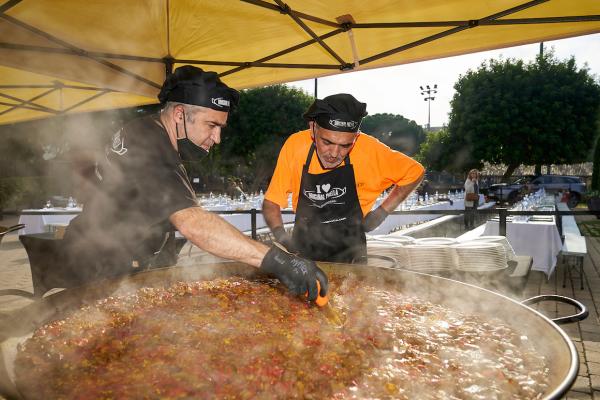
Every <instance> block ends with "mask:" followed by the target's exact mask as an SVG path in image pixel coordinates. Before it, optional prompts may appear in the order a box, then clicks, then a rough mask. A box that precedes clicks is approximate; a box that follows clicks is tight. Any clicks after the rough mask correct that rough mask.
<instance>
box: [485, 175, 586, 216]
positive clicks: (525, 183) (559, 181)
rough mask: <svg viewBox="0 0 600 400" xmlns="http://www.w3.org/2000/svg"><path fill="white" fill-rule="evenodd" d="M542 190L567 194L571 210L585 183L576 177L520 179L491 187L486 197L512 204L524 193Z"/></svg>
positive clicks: (582, 191)
mask: <svg viewBox="0 0 600 400" xmlns="http://www.w3.org/2000/svg"><path fill="white" fill-rule="evenodd" d="M541 188H544V190H545V191H546V193H552V194H554V193H557V192H567V191H568V192H569V200H568V203H567V204H568V206H569V207H570V208H573V207H575V206H577V204H578V203H579V201H581V198H582V197H583V195H584V194H585V192H586V185H585V182H584V181H583V180H582V179H581V178H579V177H577V176H567V175H540V176H536V177H527V176H526V177H522V178H519V179H517V180H516V181H515V182H513V183H511V184H506V183H499V184H495V185H491V186H490V188H489V190H488V197H490V198H494V199H496V200H500V201H507V202H509V203H514V202H515V201H517V200H519V199H520V198H521V196H522V195H523V194H524V193H528V192H535V191H537V190H538V189H541Z"/></svg>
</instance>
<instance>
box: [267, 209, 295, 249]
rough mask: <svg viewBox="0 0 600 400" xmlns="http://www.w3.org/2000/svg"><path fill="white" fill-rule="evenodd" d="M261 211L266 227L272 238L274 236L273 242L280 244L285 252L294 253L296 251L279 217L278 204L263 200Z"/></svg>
mask: <svg viewBox="0 0 600 400" xmlns="http://www.w3.org/2000/svg"><path fill="white" fill-rule="evenodd" d="M262 211H263V217H264V218H265V221H266V222H267V225H269V228H270V229H271V232H273V236H275V240H276V241H277V242H279V243H280V244H282V245H283V247H285V248H286V250H287V251H289V252H292V253H296V252H297V251H296V248H295V247H294V241H293V240H292V236H291V235H290V234H288V233H287V232H286V231H285V228H284V227H283V218H282V217H281V207H280V206H279V204H277V203H274V202H272V201H270V200H267V199H264V200H263V206H262Z"/></svg>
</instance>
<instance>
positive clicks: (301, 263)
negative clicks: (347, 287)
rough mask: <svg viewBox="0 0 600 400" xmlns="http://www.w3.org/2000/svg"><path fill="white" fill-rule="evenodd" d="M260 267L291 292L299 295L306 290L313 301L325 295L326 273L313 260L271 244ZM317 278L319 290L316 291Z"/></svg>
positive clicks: (327, 283) (309, 298)
mask: <svg viewBox="0 0 600 400" xmlns="http://www.w3.org/2000/svg"><path fill="white" fill-rule="evenodd" d="M260 268H261V269H262V270H263V271H265V272H266V273H267V274H270V275H272V276H274V277H275V278H277V279H279V280H280V281H281V283H283V284H284V285H285V286H286V287H287V288H288V290H289V291H290V292H292V294H294V295H297V296H300V295H304V294H305V293H306V292H307V291H308V300H310V301H315V300H316V299H317V295H318V294H320V295H321V296H322V297H325V295H327V288H328V285H329V281H328V280H327V275H325V272H323V270H321V268H319V267H318V266H317V264H315V263H314V262H313V261H309V260H305V259H303V258H300V257H297V256H295V255H293V254H290V253H288V252H287V251H285V250H283V249H282V248H281V247H279V246H278V245H277V244H275V245H273V246H272V247H271V249H270V250H269V251H268V252H267V254H266V255H265V258H264V259H263V261H262V263H261V265H260ZM317 280H318V281H319V284H320V286H321V291H320V292H319V293H317V291H318V289H317Z"/></svg>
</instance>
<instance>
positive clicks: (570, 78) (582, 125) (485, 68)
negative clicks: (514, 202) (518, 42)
mask: <svg viewBox="0 0 600 400" xmlns="http://www.w3.org/2000/svg"><path fill="white" fill-rule="evenodd" d="M454 87H455V89H456V93H455V95H454V98H453V100H452V103H451V106H452V110H451V113H450V122H449V125H448V130H449V135H450V136H449V139H448V143H447V144H448V147H447V149H446V151H447V152H449V153H455V155H456V156H457V158H458V159H459V161H460V163H461V164H462V165H463V167H462V170H467V169H469V168H470V167H471V166H473V165H477V164H478V163H480V162H481V161H488V162H490V163H504V164H507V165H508V166H509V171H510V170H513V169H514V168H516V167H517V166H519V165H520V164H526V165H535V164H568V163H575V162H582V161H585V160H586V158H587V157H588V155H589V149H590V148H591V147H592V145H593V143H594V141H595V136H596V132H597V131H598V118H597V115H598V110H599V107H600V87H599V85H598V84H597V83H596V82H595V81H594V79H593V77H592V76H590V74H589V70H588V69H587V68H582V69H579V70H578V69H577V68H576V65H575V60H574V58H570V59H568V60H564V61H559V60H557V59H556V58H555V57H554V55H553V54H552V53H551V52H550V53H547V54H545V55H544V56H541V57H538V58H537V59H536V61H535V62H531V63H528V64H526V63H524V62H523V61H521V60H512V59H509V60H490V61H489V62H487V63H483V64H482V65H481V66H480V67H479V69H478V70H476V71H468V72H467V73H466V74H465V75H464V76H461V77H460V78H459V80H458V82H457V83H456V84H455V86H454ZM457 151H458V152H457Z"/></svg>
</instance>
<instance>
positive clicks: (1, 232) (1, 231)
mask: <svg viewBox="0 0 600 400" xmlns="http://www.w3.org/2000/svg"><path fill="white" fill-rule="evenodd" d="M23 228H25V224H17V225H13V226H8V227H7V226H1V225H0V243H2V238H4V236H5V235H6V234H8V233H10V232H14V231H18V230H19V229H23Z"/></svg>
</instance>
